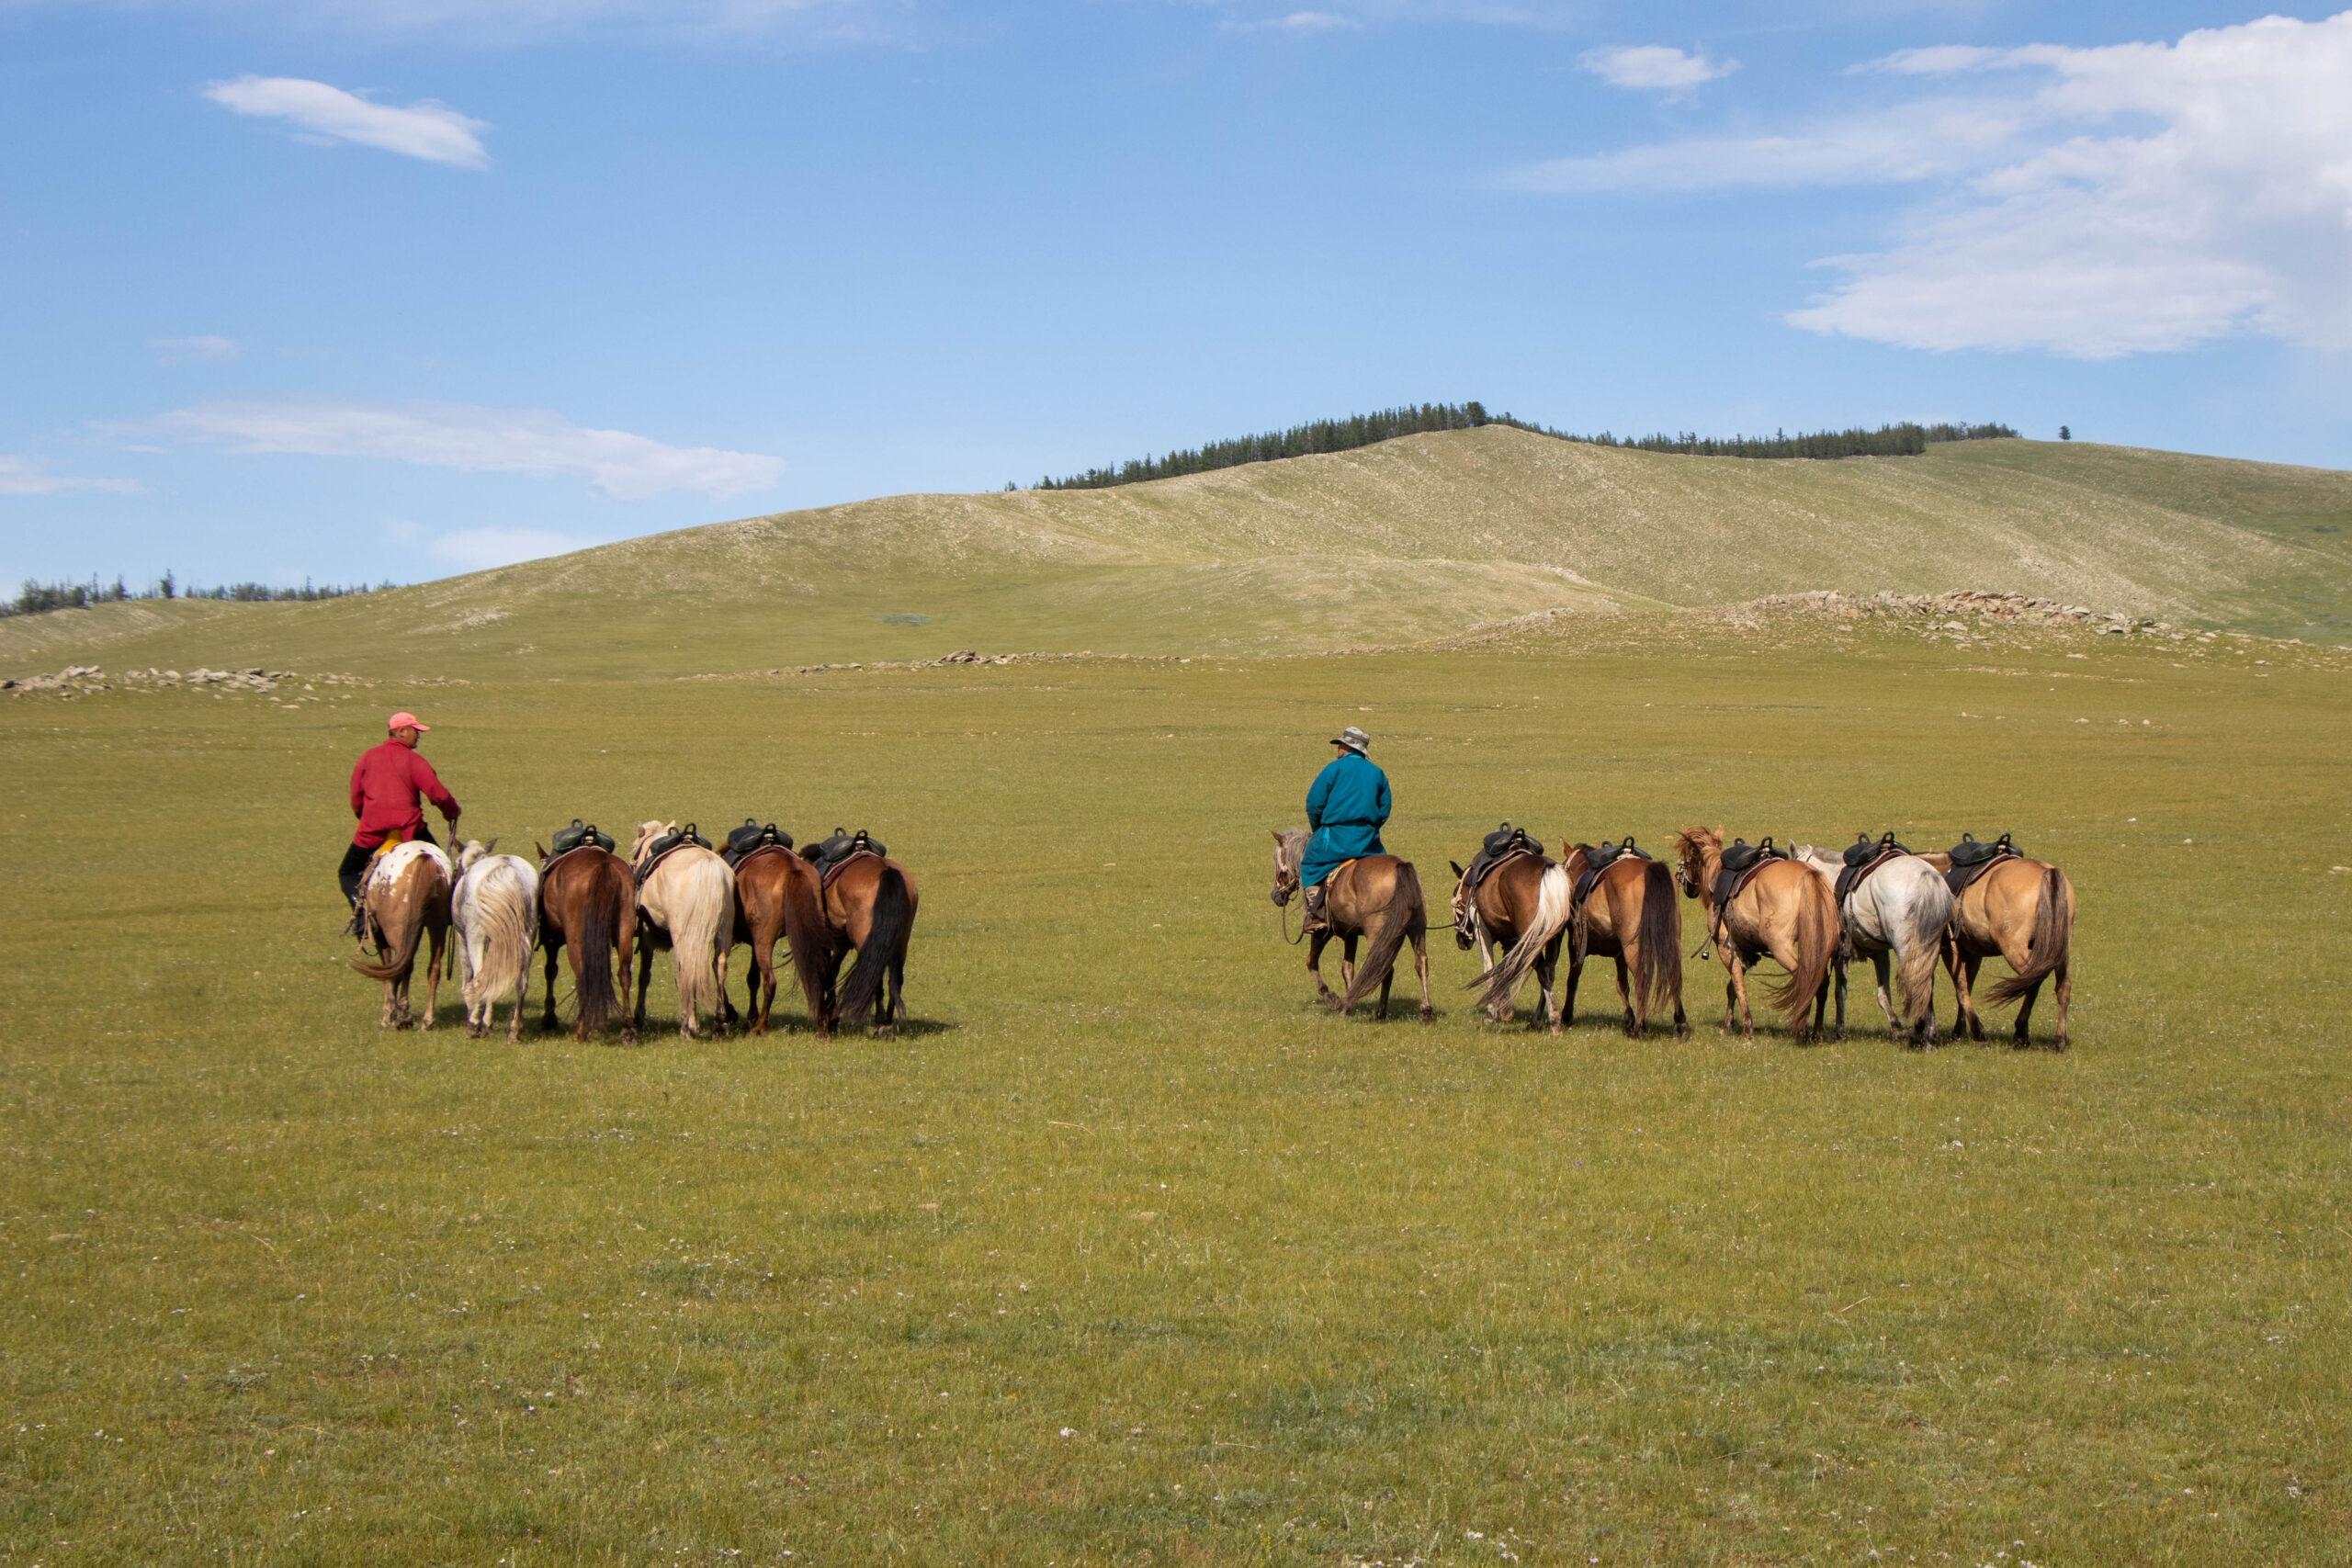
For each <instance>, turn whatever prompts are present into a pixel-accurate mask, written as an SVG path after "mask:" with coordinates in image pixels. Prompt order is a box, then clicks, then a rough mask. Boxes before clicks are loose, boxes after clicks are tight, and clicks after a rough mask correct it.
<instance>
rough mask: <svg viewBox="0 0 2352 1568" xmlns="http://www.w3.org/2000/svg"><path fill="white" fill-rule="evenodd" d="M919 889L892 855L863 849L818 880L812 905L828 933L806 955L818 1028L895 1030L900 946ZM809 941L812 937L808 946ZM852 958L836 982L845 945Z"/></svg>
mask: <svg viewBox="0 0 2352 1568" xmlns="http://www.w3.org/2000/svg"><path fill="white" fill-rule="evenodd" d="M921 904H922V893H921V892H920V891H919V890H918V889H917V888H916V886H915V879H914V878H913V877H912V876H910V875H909V874H907V868H906V867H905V866H903V865H900V864H899V863H898V862H897V861H894V860H890V859H888V858H887V857H885V856H882V855H877V854H875V853H874V852H871V851H867V852H864V853H861V854H854V855H852V856H850V857H849V858H848V859H847V860H845V861H843V862H842V863H841V865H840V867H839V868H838V869H837V870H835V871H834V873H833V874H832V875H831V878H830V879H828V880H827V881H826V882H825V885H824V893H823V897H822V899H821V901H820V909H821V910H822V912H823V915H824V925H823V927H822V928H821V929H822V931H823V934H824V936H825V937H826V938H827V939H828V940H827V941H826V942H825V943H824V945H822V946H821V947H818V948H816V950H815V952H814V954H813V957H812V960H811V962H813V963H814V964H816V966H817V972H818V974H819V975H820V976H821V977H822V979H823V983H824V984H823V996H824V1000H825V1003H826V1006H825V1008H824V1010H823V1011H824V1015H825V1016H824V1021H823V1022H821V1023H820V1024H819V1025H818V1030H819V1032H820V1033H823V1032H830V1031H831V1029H833V1028H835V1027H837V1026H839V1025H840V1024H841V1023H842V1022H844V1021H846V1022H848V1023H850V1024H852V1025H855V1024H857V1023H860V1022H863V1021H871V1022H872V1024H873V1026H874V1032H875V1033H876V1034H877V1035H887V1034H891V1033H894V1032H897V1029H898V1026H899V1023H901V1022H902V1021H905V1019H906V1016H907V946H908V943H909V942H910V941H911V940H912V938H913V935H914V926H915V910H916V909H917V908H919V907H920V906H921ZM800 945H801V944H800V940H799V939H798V938H797V937H795V938H794V939H793V948H794V953H793V962H794V963H795V964H798V963H799V962H800V953H799V948H800ZM814 945H815V944H814V943H813V942H812V946H814ZM853 947H854V948H855V949H857V962H856V963H855V964H853V965H852V966H851V968H850V972H849V978H848V979H847V980H845V981H843V982H842V985H841V990H840V993H839V997H838V999H836V998H835V993H834V988H833V987H834V981H835V979H836V977H837V976H839V975H840V974H841V967H842V958H843V957H844V956H846V955H847V953H848V952H849V950H850V949H851V948H853Z"/></svg>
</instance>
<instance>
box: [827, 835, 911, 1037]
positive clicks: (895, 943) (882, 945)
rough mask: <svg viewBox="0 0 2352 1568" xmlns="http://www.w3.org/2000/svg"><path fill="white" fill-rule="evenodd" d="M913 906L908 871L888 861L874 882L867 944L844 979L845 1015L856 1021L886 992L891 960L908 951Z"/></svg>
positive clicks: (843, 1002)
mask: <svg viewBox="0 0 2352 1568" xmlns="http://www.w3.org/2000/svg"><path fill="white" fill-rule="evenodd" d="M912 906H913V900H912V899H911V898H910V897H908V896H907V874H906V873H905V872H902V871H900V870H899V868H898V867H897V866H895V865H888V864H886V865H884V866H883V868H882V875H881V880H879V881H878V882H876V884H875V886H874V908H873V910H872V911H871V913H870V914H869V915H868V917H867V920H866V927H865V946H863V947H861V948H859V949H858V950H857V963H856V964H854V966H853V967H852V968H851V970H850V972H849V978H848V979H847V980H845V981H843V982H842V998H841V1008H840V1014H841V1016H842V1017H843V1018H845V1019H849V1020H851V1021H853V1022H854V1021H856V1020H858V1019H860V1018H863V1017H865V1014H866V1013H867V1012H869V1011H870V1010H872V1009H873V1007H874V1001H875V998H877V997H879V996H880V995H881V994H882V981H883V978H884V976H888V974H889V972H890V963H891V960H892V959H893V958H902V957H904V955H905V953H906V943H907V927H908V925H909V923H910V921H912V919H914V916H913V913H912Z"/></svg>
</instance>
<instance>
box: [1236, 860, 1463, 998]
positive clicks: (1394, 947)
mask: <svg viewBox="0 0 2352 1568" xmlns="http://www.w3.org/2000/svg"><path fill="white" fill-rule="evenodd" d="M1311 836H1312V835H1310V834H1309V833H1308V832H1307V830H1306V829H1304V828H1290V829H1283V830H1282V831H1280V832H1277V833H1276V834H1275V835H1274V891H1273V899H1274V902H1275V903H1276V904H1278V905H1281V906H1283V907H1285V908H1287V907H1288V905H1289V903H1290V901H1291V897H1292V896H1293V895H1294V894H1295V893H1297V891H1298V867H1299V862H1300V860H1301V858H1302V857H1304V856H1305V855H1306V840H1308V839H1309V838H1310V837H1311ZM1323 915H1324V919H1325V920H1326V922H1327V923H1326V924H1325V926H1324V927H1323V929H1322V930H1321V931H1316V932H1315V933H1314V934H1313V937H1312V939H1311V941H1310V942H1309V944H1308V946H1307V949H1306V970H1307V973H1308V974H1310V975H1312V976H1315V994H1316V996H1317V997H1318V998H1321V1000H1322V1002H1323V1004H1324V1005H1325V1006H1326V1007H1329V1008H1335V1009H1337V1010H1339V1011H1340V1012H1341V1013H1343V1014H1344V1013H1352V1012H1354V1011H1355V1007H1356V1004H1357V1003H1358V1002H1360V1001H1362V1000H1363V998H1366V997H1368V996H1370V995H1371V994H1372V991H1373V987H1375V986H1377V987H1379V988H1380V1005H1379V1007H1377V1008H1376V1009H1374V1011H1373V1016H1374V1018H1386V1017H1387V1016H1388V987H1389V984H1390V982H1391V981H1392V980H1394V979H1395V978H1396V974H1397V954H1399V953H1402V952H1404V950H1405V943H1406V942H1411V943H1412V944H1413V969H1414V973H1415V974H1416V975H1417V976H1419V979H1420V982H1421V1021H1422V1022H1423V1023H1430V1022H1433V1021H1435V1020H1436V1018H1437V1010H1436V1009H1435V1008H1433V1007H1431V1006H1430V947H1429V929H1430V917H1429V907H1428V905H1427V904H1426V903H1425V902H1424V901H1423V900H1422V897H1421V874H1420V873H1419V872H1418V871H1415V870H1414V869H1413V863H1412V862H1411V861H1408V860H1398V859H1397V857H1396V856H1395V855H1366V856H1364V857H1363V859H1362V860H1351V861H1349V862H1347V863H1344V864H1342V865H1341V866H1340V868H1339V869H1338V870H1337V871H1334V872H1333V873H1332V874H1330V876H1329V877H1328V878H1327V879H1326V880H1325V882H1324V885H1323ZM1365 936H1370V937H1371V938H1372V946H1371V947H1370V948H1369V949H1367V950H1366V951H1365V953H1364V959H1363V964H1362V965H1358V964H1356V961H1355V957H1356V943H1357V942H1359V941H1361V940H1362V939H1363V938H1364V937H1365ZM1334 937H1336V938H1338V939H1339V942H1340V984H1341V985H1342V986H1344V987H1347V991H1346V994H1345V995H1343V996H1342V995H1338V994H1335V993H1334V992H1333V991H1332V989H1331V987H1329V986H1327V985H1325V984H1324V983H1323V949H1324V947H1325V946H1326V944H1328V943H1329V942H1330V941H1331V940H1332V939H1333V938H1334Z"/></svg>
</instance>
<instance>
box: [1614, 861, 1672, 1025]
mask: <svg viewBox="0 0 2352 1568" xmlns="http://www.w3.org/2000/svg"><path fill="white" fill-rule="evenodd" d="M1623 897H1624V892H1623V890H1622V889H1621V888H1620V887H1619V886H1617V885H1616V883H1615V882H1614V881H1613V880H1612V881H1611V884H1610V888H1609V908H1610V912H1611V915H1612V916H1613V917H1614V918H1615V919H1616V922H1617V929H1618V930H1619V931H1626V930H1628V929H1634V930H1636V931H1637V932H1638V934H1637V935H1636V937H1635V938H1634V942H1635V947H1636V951H1635V953H1634V968H1633V976H1632V987H1631V989H1632V995H1631V996H1629V997H1628V998H1626V999H1627V1000H1628V1001H1630V1002H1632V1003H1633V1004H1634V1018H1635V1019H1636V1020H1638V1021H1642V1022H1647V1021H1648V1020H1649V1016H1650V1014H1652V1013H1653V1012H1657V1011H1660V1010H1664V1009H1667V1008H1669V1007H1671V1006H1672V1005H1673V1003H1674V1000H1675V998H1678V997H1679V996H1680V995H1682V908H1681V906H1680V904H1679V903H1678V902H1677V900H1676V899H1675V897H1674V874H1673V873H1672V872H1670V871H1668V870H1667V869H1666V865H1665V863H1663V862H1661V861H1648V862H1645V863H1644V864H1643V866H1642V913H1641V919H1639V920H1637V921H1636V920H1628V919H1626V918H1625V908H1624V905H1623Z"/></svg>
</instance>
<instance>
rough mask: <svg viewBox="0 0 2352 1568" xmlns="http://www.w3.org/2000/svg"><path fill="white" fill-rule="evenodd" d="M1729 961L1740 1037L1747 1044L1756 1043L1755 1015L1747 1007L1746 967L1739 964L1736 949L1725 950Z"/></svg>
mask: <svg viewBox="0 0 2352 1568" xmlns="http://www.w3.org/2000/svg"><path fill="white" fill-rule="evenodd" d="M1724 951H1725V953H1726V954H1727V955H1728V956H1729V957H1730V959H1731V988H1732V993H1733V995H1735V996H1736V997H1737V998H1739V1032H1740V1037H1741V1038H1742V1039H1744V1040H1746V1041H1747V1043H1749V1044H1751V1045H1752V1044H1754V1043H1756V1015H1755V1013H1754V1012H1752V1011H1750V1010H1749V1009H1748V1006H1747V964H1744V963H1742V962H1741V960H1740V956H1739V953H1738V951H1737V950H1736V949H1725V950H1724Z"/></svg>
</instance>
